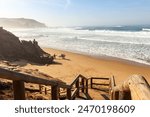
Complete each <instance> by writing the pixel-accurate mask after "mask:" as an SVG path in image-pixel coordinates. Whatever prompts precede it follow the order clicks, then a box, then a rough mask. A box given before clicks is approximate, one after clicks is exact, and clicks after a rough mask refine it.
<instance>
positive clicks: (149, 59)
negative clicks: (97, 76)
mask: <svg viewBox="0 0 150 117" xmlns="http://www.w3.org/2000/svg"><path fill="white" fill-rule="evenodd" d="M8 30H9V31H11V32H12V33H13V34H15V35H16V36H18V37H19V38H20V39H21V40H33V39H36V40H37V41H38V43H39V45H40V46H41V47H48V48H54V49H61V50H67V51H71V52H76V53H83V54H87V55H92V56H97V57H99V56H106V57H107V56H110V57H115V58H121V59H125V60H130V61H135V62H139V63H144V64H148V65H150V26H114V27H113V26H112V27H105V26H104V27H94V26H93V27H92V26H90V27H51V28H37V29H35V28H34V29H8Z"/></svg>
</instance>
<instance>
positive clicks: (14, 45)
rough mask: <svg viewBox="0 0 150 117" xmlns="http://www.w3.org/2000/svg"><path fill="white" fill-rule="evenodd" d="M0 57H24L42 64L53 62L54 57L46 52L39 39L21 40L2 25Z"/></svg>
mask: <svg viewBox="0 0 150 117" xmlns="http://www.w3.org/2000/svg"><path fill="white" fill-rule="evenodd" d="M0 59H3V60H6V59H7V60H18V59H24V60H29V61H31V62H36V63H41V64H48V63H52V62H53V57H52V56H51V55H50V54H48V53H46V52H44V51H43V50H42V49H41V48H40V47H39V46H38V42H37V41H35V40H34V41H33V42H32V41H20V40H19V38H18V37H16V36H15V35H13V34H12V33H10V32H8V31H6V30H4V29H3V28H2V27H0Z"/></svg>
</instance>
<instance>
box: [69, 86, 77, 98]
mask: <svg viewBox="0 0 150 117" xmlns="http://www.w3.org/2000/svg"><path fill="white" fill-rule="evenodd" d="M77 93H78V89H77V88H76V89H75V90H74V91H73V92H72V95H71V99H75V98H76V96H77Z"/></svg>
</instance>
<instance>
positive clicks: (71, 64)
mask: <svg viewBox="0 0 150 117" xmlns="http://www.w3.org/2000/svg"><path fill="white" fill-rule="evenodd" d="M44 50H45V51H46V52H47V53H50V54H51V55H53V54H56V59H55V62H56V64H51V65H44V66H43V65H36V64H29V63H27V64H26V65H24V66H23V68H26V69H39V71H41V72H43V73H46V74H48V75H50V76H52V77H54V78H59V79H61V80H63V81H64V82H66V83H67V84H70V83H71V82H72V81H73V80H74V79H75V78H76V76H77V75H79V74H82V75H84V76H86V77H87V78H90V77H112V76H114V77H115V80H116V83H117V84H119V83H121V82H122V81H124V80H125V79H127V78H128V77H129V76H131V75H133V74H139V75H142V76H144V77H145V78H146V79H147V80H148V82H149V83H150V72H149V71H150V67H149V66H148V65H144V64H139V63H135V62H131V61H126V60H120V59H114V58H106V57H105V58H104V57H101V58H96V57H92V56H87V55H82V54H76V53H72V52H66V51H62V50H56V49H50V48H44ZM62 53H63V54H65V55H66V59H62V58H60V57H59V55H60V54H62Z"/></svg>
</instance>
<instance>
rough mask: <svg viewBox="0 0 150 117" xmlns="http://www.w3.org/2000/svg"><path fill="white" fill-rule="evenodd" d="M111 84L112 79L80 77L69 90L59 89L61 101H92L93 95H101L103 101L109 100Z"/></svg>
mask: <svg viewBox="0 0 150 117" xmlns="http://www.w3.org/2000/svg"><path fill="white" fill-rule="evenodd" d="M113 80H114V78H113ZM111 82H112V78H98V77H91V78H85V77H84V76H83V75H79V76H78V77H77V78H76V79H75V80H74V81H73V83H72V84H71V85H70V87H69V88H67V87H66V88H64V87H63V88H61V87H60V88H59V99H60V100H63V99H71V100H77V99H80V100H81V99H84V100H92V99H93V98H92V95H93V93H94V94H95V95H101V97H102V98H103V99H109V93H110V89H111V88H110V87H111V84H112V83H111Z"/></svg>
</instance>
